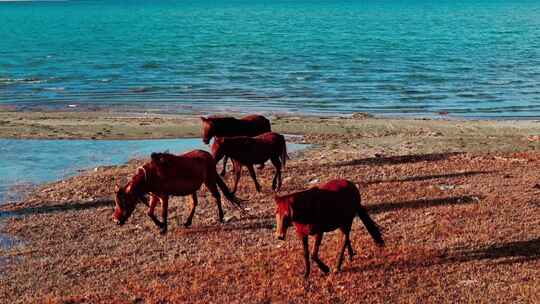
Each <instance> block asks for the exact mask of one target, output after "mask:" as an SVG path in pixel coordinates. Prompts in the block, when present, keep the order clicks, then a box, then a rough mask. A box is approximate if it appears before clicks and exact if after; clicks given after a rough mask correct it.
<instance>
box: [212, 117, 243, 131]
mask: <svg viewBox="0 0 540 304" xmlns="http://www.w3.org/2000/svg"><path fill="white" fill-rule="evenodd" d="M207 119H208V120H209V121H211V122H212V124H213V125H214V127H216V128H218V129H221V128H223V127H228V126H230V125H231V124H235V123H236V122H237V121H238V119H236V118H234V117H227V116H209V117H208V118H207Z"/></svg>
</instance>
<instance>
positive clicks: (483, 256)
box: [345, 238, 540, 272]
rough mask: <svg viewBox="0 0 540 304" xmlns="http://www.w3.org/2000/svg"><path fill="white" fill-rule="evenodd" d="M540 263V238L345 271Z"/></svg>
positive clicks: (432, 253) (418, 255)
mask: <svg viewBox="0 0 540 304" xmlns="http://www.w3.org/2000/svg"><path fill="white" fill-rule="evenodd" d="M538 259H540V238H534V239H530V240H520V241H512V242H507V243H501V244H492V245H484V246H483V247H480V248H476V249H465V248H458V249H452V250H442V251H435V250H434V251H432V252H428V253H426V252H419V253H418V254H417V255H414V257H412V258H411V257H410V255H409V257H407V258H405V259H399V258H398V259H394V260H393V261H391V262H388V261H385V258H384V257H381V258H380V260H381V263H377V264H370V265H366V266H354V267H351V268H349V269H348V270H345V271H351V272H360V271H366V270H370V269H371V270H375V269H380V268H386V267H395V268H401V269H408V268H419V267H431V266H436V265H443V264H453V263H467V262H472V261H483V260H492V261H493V264H514V263H523V262H527V261H534V260H538Z"/></svg>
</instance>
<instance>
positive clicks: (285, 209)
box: [274, 195, 292, 241]
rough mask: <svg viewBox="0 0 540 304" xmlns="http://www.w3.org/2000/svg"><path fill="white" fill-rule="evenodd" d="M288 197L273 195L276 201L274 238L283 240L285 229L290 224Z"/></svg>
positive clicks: (285, 233) (290, 215) (290, 214)
mask: <svg viewBox="0 0 540 304" xmlns="http://www.w3.org/2000/svg"><path fill="white" fill-rule="evenodd" d="M290 199H291V198H290V197H281V196H278V195H274V200H275V201H276V238H277V239H278V240H282V241H283V240H285V236H286V235H287V229H288V228H289V227H290V226H291V222H292V221H291V219H292V209H291V202H290Z"/></svg>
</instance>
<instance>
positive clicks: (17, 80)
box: [0, 77, 47, 85]
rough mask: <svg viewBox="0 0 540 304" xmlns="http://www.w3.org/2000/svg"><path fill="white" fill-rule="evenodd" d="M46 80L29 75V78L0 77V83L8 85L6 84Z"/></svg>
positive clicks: (32, 82)
mask: <svg viewBox="0 0 540 304" xmlns="http://www.w3.org/2000/svg"><path fill="white" fill-rule="evenodd" d="M46 81H47V80H44V79H39V78H36V77H30V78H0V85H2V84H3V85H8V84H34V83H43V82H46Z"/></svg>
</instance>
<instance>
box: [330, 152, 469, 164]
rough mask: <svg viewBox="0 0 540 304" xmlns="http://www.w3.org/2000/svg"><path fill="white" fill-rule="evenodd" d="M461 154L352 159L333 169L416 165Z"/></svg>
mask: <svg viewBox="0 0 540 304" xmlns="http://www.w3.org/2000/svg"><path fill="white" fill-rule="evenodd" d="M460 154H463V153H461V152H453V153H435V154H420V155H400V156H388V157H372V158H362V159H353V160H349V161H345V162H339V163H335V164H333V166H334V167H345V166H359V165H396V164H407V163H418V162H424V161H441V160H445V159H448V158H449V157H451V156H455V155H460Z"/></svg>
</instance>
